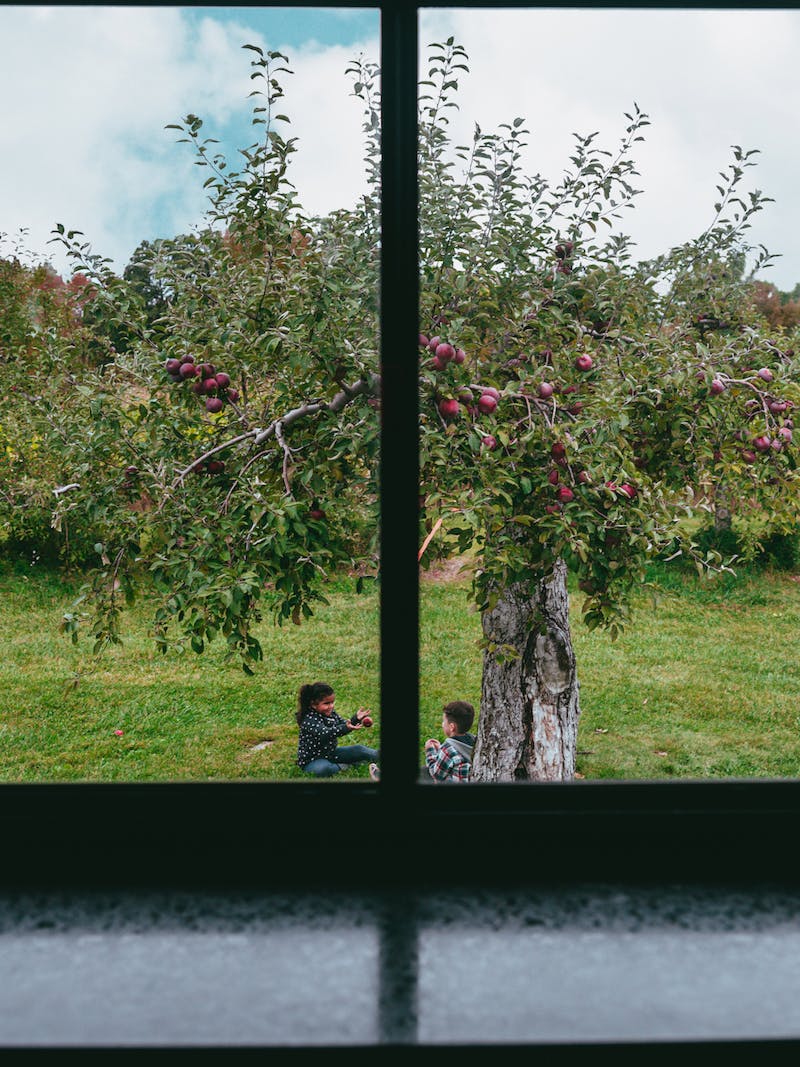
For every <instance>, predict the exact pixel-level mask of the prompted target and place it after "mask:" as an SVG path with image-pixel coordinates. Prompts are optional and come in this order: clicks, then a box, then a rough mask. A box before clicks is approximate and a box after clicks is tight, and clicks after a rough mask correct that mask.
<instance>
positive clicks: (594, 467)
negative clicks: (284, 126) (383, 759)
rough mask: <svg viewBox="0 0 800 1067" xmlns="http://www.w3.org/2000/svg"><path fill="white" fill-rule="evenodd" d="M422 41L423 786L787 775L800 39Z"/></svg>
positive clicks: (456, 24)
mask: <svg viewBox="0 0 800 1067" xmlns="http://www.w3.org/2000/svg"><path fill="white" fill-rule="evenodd" d="M420 20H421V21H420V43H421V46H420V56H419V77H420V91H419V107H420V155H419V177H420V283H421V293H420V309H421V310H420V324H419V326H420V348H419V353H420V382H421V396H420V404H421V487H420V502H421V515H420V527H419V541H418V544H419V553H420V564H421V579H422V581H421V630H420V642H421V674H420V690H421V711H420V715H421V729H420V750H419V751H420V763H421V767H422V770H421V780H423V781H428V773H429V772H430V771H431V770H433V771H434V773H435V774H437V775H439V774H440V776H441V777H442V778H445V777H447V776H448V775H451V776H452V775H453V774H455V775H456V776H457V777H458V776H459V775H461V774H462V773H463V772H464V763H463V759H464V751H465V750H464V749H463V744H466V746H467V748H469V741H470V739H469V738H463V744H462V751H461V752H459V751H457V748H458V746H457V745H456V747H455V750H454V748H453V746H452V745H450V746H449V747H448V746H447V745H446V744H445V749H443V748H442V743H443V742H446V738H445V734H446V732H447V731H448V730H456V731H457V732H459V733H461V734H462V735H463V734H466V733H470V734H475V735H476V738H477V739H476V743H475V746H474V748H473V750H472V776H471V780H472V781H475V782H498V781H521V782H528V781H542V780H545V781H572V780H575V779H588V780H598V779H626V780H627V779H647V780H654V779H675V778H715V779H719V778H760V777H765V778H771V777H786V776H794V775H795V774H796V772H797V767H798V765H799V761H800V749H799V748H798V743H797V729H796V727H797V714H796V708H797V695H798V693H797V680H796V672H795V671H794V669H793V665H794V663H795V661H796V658H797V654H798V651H800V647H799V646H798V628H797V620H798V612H799V611H800V599H799V598H800V594H799V593H798V586H797V583H796V582H795V581H794V578H795V576H796V575H795V571H796V570H797V565H798V555H797V552H798V547H799V546H800V541H798V533H797V525H796V523H797V504H796V501H797V492H796V474H795V468H796V452H795V450H796V444H795V443H794V442H793V441H792V436H793V431H794V426H793V414H794V412H793V409H794V406H795V405H796V403H797V402H798V399H800V394H798V392H797V387H798V380H799V379H798V375H799V374H800V362H798V357H799V356H800V347H799V346H798V333H797V329H798V319H799V318H800V303H798V295H799V294H800V289H799V288H798V285H799V284H800V282H799V281H798V279H800V259H799V258H798V257H799V254H800V253H799V250H798V243H797V239H796V236H795V235H796V232H797V227H796V226H795V225H794V224H793V214H792V213H793V212H794V211H795V207H794V203H795V199H796V198H795V197H794V196H793V185H794V183H795V182H796V178H797V173H798V162H797V158H796V154H795V153H794V151H793V149H792V147H791V138H787V137H786V130H787V128H788V126H789V123H790V113H791V109H792V107H793V106H794V99H795V96H796V82H795V76H794V66H793V55H794V50H795V49H794V45H795V43H796V41H797V38H798V35H799V34H800V16H798V13H797V12H795V11H789V10H782V11H754V10H750V11H743V10H735V11H734V10H729V11H725V10H713V11H711V10H696V11H691V10H647V9H642V10H635V11H631V10H624V11H623V10H620V11H613V10H606V9H599V8H598V9H595V10H586V9H583V8H582V9H581V10H556V9H550V10H534V9H529V10H498V9H492V10H480V9H469V10H454V9H452V10H451V9H448V10H436V9H426V10H424V11H422V12H421V15H420ZM794 432H796V431H794ZM651 597H652V598H654V600H653V599H651ZM451 701H462V702H468V703H469V704H471V705H472V706H473V707H474V708H475V711H476V712H477V713H479V715H478V721H477V728H476V727H475V725H473V726H459V725H458V724H457V723H456V724H455V725H453V724H452V723H451V724H450V726H448V725H447V724H446V723H445V724H443V723H442V709H443V706H444V705H446V704H447V703H448V702H451ZM428 738H431V739H433V741H434V742H435V743H434V744H431V745H430V746H429V748H428V751H427V754H426V752H425V748H424V745H425V742H426V739H428ZM445 757H446V758H445Z"/></svg>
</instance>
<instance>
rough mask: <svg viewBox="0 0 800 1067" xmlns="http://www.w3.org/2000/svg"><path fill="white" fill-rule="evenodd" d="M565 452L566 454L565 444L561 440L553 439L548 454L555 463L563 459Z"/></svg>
mask: <svg viewBox="0 0 800 1067" xmlns="http://www.w3.org/2000/svg"><path fill="white" fill-rule="evenodd" d="M566 454H567V449H566V446H565V445H564V443H563V442H562V441H555V442H554V443H553V446H552V448H551V449H550V455H551V456H552V457H553V459H554V460H555V461H556V463H558V462H559V461H560V460H562V459H564V457H565V456H566Z"/></svg>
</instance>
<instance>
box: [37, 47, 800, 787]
mask: <svg viewBox="0 0 800 1067" xmlns="http://www.w3.org/2000/svg"><path fill="white" fill-rule="evenodd" d="M253 52H254V57H253V59H252V66H253V77H254V80H255V82H256V85H257V89H256V94H257V95H256V97H255V99H256V108H255V110H254V119H253V121H254V124H255V126H256V129H257V130H258V131H259V132H260V134H261V136H260V137H259V138H258V140H257V141H256V142H255V143H254V144H253V145H251V146H249V147H248V148H247V149H245V150H244V151H243V153H242V157H243V160H244V162H243V164H242V165H241V169H239V170H235V169H232V168H231V167H229V165H228V162H227V160H226V159H225V158H224V157H223V156H222V155H221V154H220V153H218V152H217V151H216V149H215V147H214V144H215V142H214V141H213V140H212V139H211V138H206V137H205V136H204V131H203V123H202V121H201V119H200V118H198V117H197V116H194V115H190V116H187V117H186V119H184V121H183V122H182V123H180V124H178V125H176V126H175V127H174V128H175V129H176V130H177V131H178V132H179V134H180V137H181V140H183V141H185V142H187V143H188V145H189V146H190V148H191V149H192V150H193V151H194V153H195V157H196V162H198V163H199V164H200V165H201V168H202V172H203V173H204V174H205V175H207V177H206V179H205V184H206V188H207V190H208V194H209V210H208V214H207V217H206V219H205V220H204V223H203V225H202V226H200V227H199V228H198V229H197V231H196V232H194V233H192V234H189V235H183V236H180V237H177V238H174V239H172V240H161V241H156V242H153V243H152V245H151V246H149V247H148V248H147V249H146V250H144V251H143V252H142V254H141V256H140V265H141V266H142V267H144V268H146V270H147V271H148V276H149V277H150V278H151V279H152V282H153V285H154V286H155V287H156V288H157V291H158V292H159V293H160V294H162V296H163V300H164V304H163V307H162V308H161V309H160V311H161V312H162V313H161V314H159V316H158V317H156V318H153V316H152V315H148V313H147V308H146V307H145V306H144V302H143V301H142V299H141V292H139V293H138V294H137V292H135V291H134V288H135V287H134V286H133V285H132V279H131V278H127V279H126V278H118V277H116V276H115V275H114V274H113V273H112V272H111V271H110V270H109V269H108V267H107V264H106V263H105V262H104V261H103V260H102V259H100V258H99V257H97V256H95V255H94V254H93V253H92V251H91V249H90V248H89V247H88V245H86V244H84V243H81V240H80V237H81V235H78V234H74V233H69V232H68V231H66V230H64V229H63V228H62V229H61V232H60V235H59V236H60V239H61V240H62V241H63V242H64V243H65V244H66V246H67V247H68V248H69V250H70V252H71V254H72V255H73V256H74V258H75V262H76V266H78V267H80V269H81V271H83V272H84V273H86V274H87V275H88V276H89V277H90V278H91V281H92V284H93V286H94V287H95V289H96V292H97V296H96V300H95V304H94V305H93V306H94V309H95V314H96V315H97V316H100V317H102V319H103V321H104V322H105V323H106V324H109V323H113V322H115V321H117V322H118V323H119V327H120V329H122V328H123V327H124V333H125V337H126V350H125V351H124V352H120V353H118V354H117V356H116V358H115V359H114V360H113V361H112V362H110V363H108V364H105V365H103V366H102V367H100V368H98V369H96V370H89V369H87V370H86V373H84V374H82V375H81V377H80V380H78V381H75V382H74V387H73V391H72V394H71V396H70V399H69V401H68V404H67V406H66V407H65V406H64V405H63V404H62V408H61V409H57V408H56V407H53V406H51V407H50V409H49V410H48V417H49V418H50V420H51V422H52V425H53V433H54V437H53V441H54V447H56V442H57V447H59V449H60V450H61V454H62V463H63V464H64V465H65V467H66V468H68V471H69V478H68V481H67V483H66V484H65V485H64V486H61V487H58V488H59V489H60V490H63V492H60V494H59V497H58V500H59V503H58V507H57V509H56V520H58V517H59V516H62V517H65V516H67V515H68V514H69V513H70V512H71V511H72V510H78V511H79V512H80V513H81V514H82V515H84V516H89V517H90V520H91V523H92V528H93V529H94V530H95V531H96V551H97V557H98V561H99V562H98V566H97V568H96V569H95V571H94V573H93V576H92V581H91V586H90V588H89V589H88V590H87V599H86V601H85V602H84V604H83V606H82V607H80V608H78V609H76V610H75V611H74V612H71V613H70V614H69V615H68V616H67V617H66V619H65V629H66V630H67V631H68V632H69V633H71V634H72V635H73V637H76V638H77V634H78V632H79V631H80V629H81V627H82V626H83V625H84V624H88V625H89V626H90V628H91V629H92V631H93V634H94V637H95V648H96V649H98V650H99V649H101V648H102V647H103V646H104V644H106V643H108V642H113V641H118V640H119V639H120V636H119V635H120V625H121V623H120V619H121V613H122V608H123V607H124V604H125V601H126V600H130V599H131V598H133V597H134V596H135V595H137V591H138V590H139V589H147V590H148V593H149V595H155V598H156V599H155V603H154V625H155V632H156V639H157V641H158V642H159V645H160V647H162V648H163V649H165V650H166V649H167V648H168V647H170V645H171V644H173V643H177V644H181V645H183V644H186V645H188V646H189V647H191V648H192V649H193V650H195V651H196V652H202V651H203V649H204V648H205V647H206V645H207V644H208V642H209V641H211V640H213V639H214V638H217V637H222V638H223V639H224V640H225V641H226V642H227V644H228V647H229V650H230V652H231V654H232V655H237V656H239V657H240V658H241V662H242V665H243V666H244V668H245V670H247V671H250V670H252V666H251V665H252V663H253V661H254V660H257V659H258V658H259V656H260V647H259V645H258V641H257V639H256V636H255V635H254V632H253V627H254V624H255V623H256V622H258V621H259V620H260V619H261V617H262V614H263V613H264V612H266V611H271V612H272V613H273V615H274V617H275V618H276V619H277V621H279V622H281V621H286V620H289V619H292V620H294V621H295V622H301V621H302V619H303V617H305V616H308V615H309V614H310V613H311V612H312V611H313V608H314V604H315V601H319V600H320V599H322V598H324V579H325V577H326V575H327V574H329V573H331V572H332V571H333V570H335V569H336V568H337V567H341V566H342V565H345V564H348V565H352V564H356V563H358V564H360V566H361V567H362V568H365V570H366V573H368V574H376V573H377V565H376V539H375V529H376V519H377V511H376V501H377V491H378V486H377V476H376V471H377V445H378V416H379V404H380V368H379V363H378V353H377V340H376V338H377V319H378V311H379V309H378V306H377V291H378V286H377V280H378V271H379V254H380V242H379V227H378V204H379V195H380V190H379V168H378V164H379V159H380V141H379V121H378V114H379V90H378V83H379V71H378V69H377V67H376V66H375V65H373V64H369V63H366V62H365V61H363V60H357V61H355V62H354V63H353V64H352V65H351V67H350V75H351V77H352V79H353V92H354V94H355V95H356V97H358V98H359V99H360V100H361V102H362V104H363V106H364V125H363V129H364V137H365V161H366V167H367V176H368V179H369V182H368V192H367V194H366V195H365V196H364V197H363V198H362V199H361V200H360V201H359V202H358V203H357V204H356V205H354V207H353V208H352V209H350V210H346V211H345V210H343V211H337V212H333V213H331V214H330V215H328V216H326V217H324V218H311V217H309V216H307V215H306V214H305V213H304V212H303V210H302V207H301V205H300V204H299V203H298V199H297V195H296V192H295V189H294V187H293V185H292V183H291V181H290V176H291V167H290V165H291V156H292V154H293V153H294V152H295V151H297V150H298V145H297V143H296V141H295V140H294V139H293V138H291V137H288V136H286V137H285V136H284V133H283V131H285V129H286V123H287V122H288V119H287V117H286V116H285V115H282V114H280V113H279V111H278V108H279V103H280V98H281V96H282V87H281V77H282V75H283V74H285V73H286V72H287V70H288V68H287V67H286V65H285V64H286V60H285V57H283V56H282V55H280V53H277V52H263V51H261V50H260V49H257V48H256V49H253ZM466 68H467V64H466V55H465V53H464V50H463V49H462V48H461V47H460V46H459V45H457V44H455V43H454V41H453V40H452V39H451V40H448V41H446V42H445V43H444V44H442V45H434V46H432V47H431V50H430V55H429V62H428V67H427V70H426V76H425V77H424V78H423V79H422V82H421V85H420V104H419V119H420V123H419V129H420V144H419V166H420V171H419V180H420V194H421V196H420V201H421V203H420V233H419V243H420V289H421V306H420V318H419V324H418V325H419V348H418V352H417V356H418V359H419V388H420V395H419V426H420V450H421V452H420V461H421V472H422V484H421V486H420V501H421V515H420V522H421V536H425V531H426V530H427V531H432V530H433V529H434V526H436V525H437V524H439V522H440V521H441V524H442V529H443V530H444V531H445V535H444V536H445V537H446V539H447V543H448V545H449V546H451V548H452V550H454V551H455V550H457V551H461V552H464V551H467V550H471V551H473V552H474V553H475V555H476V558H477V559H478V560H479V566H478V569H477V571H476V574H475V580H474V584H473V587H472V593H473V596H474V599H475V602H476V604H477V605H478V607H479V609H480V611H481V616H482V626H483V635H484V640H483V651H482V655H483V687H482V697H481V709H480V717H479V727H478V743H477V747H476V753H475V762H474V772H473V776H474V779H475V780H477V781H524V780H528V781H531V780H558V781H561V780H569V779H570V778H571V777H572V776H573V774H574V767H575V748H576V738H577V724H578V717H579V710H580V708H579V684H578V674H577V668H576V662H575V655H574V650H573V645H572V639H571V632H570V620H569V601H568V596H567V574H568V572H570V571H572V572H573V573H574V574H575V580H576V582H577V586H578V588H579V590H580V592H581V595H582V599H581V603H580V610H581V614H582V617H583V620H584V622H585V623H586V624H587V625H588V626H590V627H598V626H602V627H606V628H607V629H608V630H609V631H610V634H611V636H612V637H613V636H614V635H615V634H617V633H618V632H619V631H620V629H621V628H622V627H623V626H624V625H625V624H626V623H627V621H628V620H629V617H630V613H631V604H632V601H633V598H634V596H635V594H636V593H637V591H639V590H640V589H641V587H642V583H643V580H644V577H645V568H646V566H647V564H648V562H649V561H650V560H652V559H654V558H671V557H678V556H681V557H684V558H687V557H688V558H691V559H693V560H694V561H695V562H696V564H697V566H698V567H699V568H700V569H701V570H706V571H707V570H713V569H718V568H722V567H725V566H727V565H729V563H730V561H726V560H724V559H722V558H721V557H720V556H719V554H717V553H713V552H700V551H699V550H698V548H697V545H696V544H694V543H693V541H692V539H691V536H690V534H689V533H688V532H687V531H688V530H690V529H691V526H687V524H686V521H685V520H686V519H688V518H691V516H692V515H693V513H694V512H695V511H697V509H698V508H703V507H711V504H709V503H707V501H708V500H710V499H712V497H711V495H710V494H711V493H712V491H713V488H714V487H715V486H719V485H722V486H724V492H725V494H726V499H728V500H730V501H735V503H736V506H737V507H740V508H750V509H764V508H766V509H769V511H770V513H771V514H772V515H773V516H774V517H775V519H776V521H785V522H786V523H787V524H788V523H790V522H794V521H796V518H797V515H796V492H795V489H796V486H795V482H796V460H795V451H794V445H793V442H792V431H793V426H792V417H791V416H792V408H793V406H794V405H795V404H796V403H798V401H800V389H799V388H798V372H799V371H800V366H799V365H798V361H797V358H796V357H795V354H794V350H793V349H791V348H790V347H786V346H785V345H783V343H777V342H776V341H775V340H774V338H773V337H772V336H771V335H769V334H767V333H765V332H764V328H763V327H764V323H763V320H762V319H761V318H760V317H759V316H758V315H757V313H756V312H755V310H754V309H753V306H752V302H751V301H748V300H747V299H746V284H747V282H746V278H745V277H744V273H743V270H742V263H743V262H744V260H748V259H753V258H754V259H755V266H754V268H753V269H760V268H761V267H762V266H764V265H766V264H767V263H768V262H769V258H770V257H769V255H768V253H767V252H766V251H765V250H763V249H760V248H752V247H751V246H750V245H749V244H748V243H747V230H748V228H749V226H750V222H751V219H752V217H753V215H754V213H756V212H757V211H758V210H760V209H761V207H762V206H763V204H764V202H765V200H766V198H765V197H763V196H762V194H760V193H758V192H743V182H744V176H745V174H746V172H747V170H748V168H750V167H751V166H752V165H753V162H754V160H753V158H752V156H753V153H752V152H746V151H744V150H742V149H741V148H735V149H734V155H733V161H732V163H731V164H730V166H729V167H728V169H727V170H726V171H724V172H722V174H721V181H722V184H721V185H719V186H718V196H717V203H716V207H715V208H714V213H713V214H712V217H711V221H710V224H709V226H708V228H707V230H706V231H705V232H704V233H702V234H701V235H700V236H699V237H697V238H696V239H695V240H693V241H690V242H687V243H686V244H684V245H681V246H679V247H676V248H674V249H671V250H668V251H667V252H665V254H664V255H663V256H661V257H659V258H657V259H654V260H652V261H650V262H637V261H636V260H635V259H634V256H633V248H632V244H631V241H630V240H629V239H628V238H627V237H626V236H625V234H624V231H623V229H622V226H621V224H620V219H621V218H622V217H623V215H624V212H625V211H627V210H629V209H630V208H631V207H632V206H633V205H634V202H635V198H636V195H637V189H636V188H635V184H634V182H635V180H636V177H637V172H636V169H635V158H634V156H635V146H636V144H637V142H638V141H639V140H640V139H641V138H642V136H643V130H644V129H645V128H646V126H647V125H648V119H647V116H646V114H645V113H644V112H642V111H641V110H640V109H639V108H638V107H636V106H634V108H633V109H632V111H631V113H630V114H628V115H627V116H626V125H625V129H624V132H623V135H622V137H621V139H620V143H619V144H618V145H617V146H616V147H615V148H614V149H613V150H609V149H606V148H603V147H601V146H600V145H599V144H598V142H597V135H596V134H590V135H587V136H576V137H575V147H574V150H573V154H572V156H571V158H570V161H569V165H568V167H567V169H566V170H565V172H564V174H563V176H562V177H561V178H560V179H559V180H558V181H556V182H550V181H548V180H546V179H544V178H543V177H541V176H540V175H538V174H534V175H529V174H527V173H526V171H525V168H524V166H523V157H524V149H525V147H526V141H527V138H528V137H529V134H528V131H527V129H526V126H525V121H524V120H523V119H521V118H515V119H513V120H512V121H511V122H509V123H507V124H505V125H502V126H501V127H499V129H498V130H497V131H492V132H487V131H484V130H482V129H480V128H478V127H477V126H476V127H475V129H474V133H473V135H472V138H471V141H470V143H468V144H466V145H458V144H454V143H453V142H452V137H451V134H450V125H449V122H448V118H449V116H450V115H451V114H452V109H454V108H455V107H456V106H457V97H458V82H459V78H460V77H461V76H462V74H463V71H465V70H466ZM414 332H416V331H414ZM409 358H413V355H412V353H411V352H410V353H409ZM73 416H74V417H73ZM84 613H85V614H84Z"/></svg>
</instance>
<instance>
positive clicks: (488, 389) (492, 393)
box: [481, 385, 500, 400]
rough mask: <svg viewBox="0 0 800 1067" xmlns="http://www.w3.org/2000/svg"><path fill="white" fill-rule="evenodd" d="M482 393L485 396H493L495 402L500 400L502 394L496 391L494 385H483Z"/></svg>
mask: <svg viewBox="0 0 800 1067" xmlns="http://www.w3.org/2000/svg"><path fill="white" fill-rule="evenodd" d="M481 392H482V393H484V394H488V395H489V396H493V397H494V398H495V400H499V399H500V393H499V392H498V391H497V389H495V387H494V386H493V385H482V386H481Z"/></svg>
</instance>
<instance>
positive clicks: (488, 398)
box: [478, 392, 497, 415]
mask: <svg viewBox="0 0 800 1067" xmlns="http://www.w3.org/2000/svg"><path fill="white" fill-rule="evenodd" d="M496 407H497V400H496V399H495V397H493V396H492V395H491V394H490V393H487V392H484V393H483V394H482V395H481V396H479V397H478V411H480V412H482V413H483V414H484V415H491V413H492V412H493V411H494V410H495V408H496Z"/></svg>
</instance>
